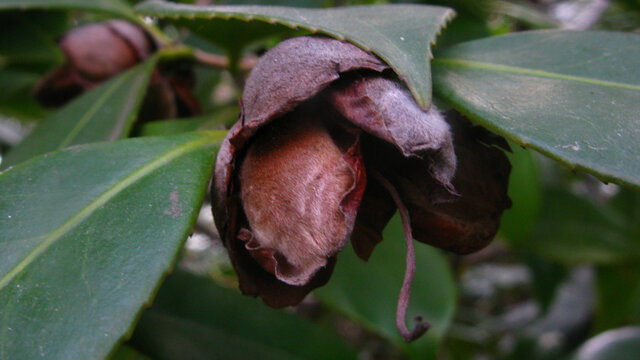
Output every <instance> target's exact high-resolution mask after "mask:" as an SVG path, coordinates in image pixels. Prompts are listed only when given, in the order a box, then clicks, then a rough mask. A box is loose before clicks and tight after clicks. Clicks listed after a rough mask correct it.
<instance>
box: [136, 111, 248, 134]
mask: <svg viewBox="0 0 640 360" xmlns="http://www.w3.org/2000/svg"><path fill="white" fill-rule="evenodd" d="M239 114H240V108H239V107H238V106H236V105H233V106H228V107H224V108H221V109H218V111H216V112H214V113H211V114H207V115H202V116H196V117H192V118H184V119H175V120H160V121H151V122H148V123H146V124H144V125H143V126H142V129H141V131H140V133H141V135H142V136H158V135H175V134H179V133H183V132H189V131H195V130H220V129H225V128H230V127H231V125H233V123H234V122H235V121H236V120H238V116H239Z"/></svg>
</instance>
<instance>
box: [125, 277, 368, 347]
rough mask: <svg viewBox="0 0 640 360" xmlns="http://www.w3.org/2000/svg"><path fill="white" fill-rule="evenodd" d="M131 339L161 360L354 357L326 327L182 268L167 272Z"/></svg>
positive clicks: (136, 345) (134, 343) (133, 343)
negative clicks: (269, 305)
mask: <svg viewBox="0 0 640 360" xmlns="http://www.w3.org/2000/svg"><path fill="white" fill-rule="evenodd" d="M169 339H171V340H169ZM131 344H132V345H133V346H135V347H136V348H138V349H140V350H141V351H143V352H144V353H146V354H148V355H150V356H152V357H153V358H154V359H165V360H173V359H175V360H181V359H192V360H196V359H277V360H283V359H332V360H333V359H355V358H356V354H355V352H354V351H353V350H352V349H350V348H349V347H347V346H346V345H345V344H344V342H343V341H342V340H341V339H340V338H339V337H338V336H337V335H336V334H335V333H334V332H333V331H332V330H330V329H327V328H323V327H320V326H318V325H313V324H311V323H309V322H308V321H307V320H304V319H302V318H300V317H298V316H295V315H293V314H290V313H287V312H285V311H283V310H275V309H271V308H269V307H267V306H266V305H265V304H264V303H263V302H262V301H260V300H258V299H254V298H250V297H246V296H243V295H241V294H240V291H239V290H237V289H225V288H221V287H220V286H219V285H216V284H214V283H213V282H212V281H211V280H209V279H205V278H201V277H197V276H194V275H191V274H189V273H185V272H177V273H175V274H173V275H171V276H169V277H168V278H167V280H166V281H165V282H164V284H163V285H162V287H161V288H160V291H159V292H158V296H157V297H156V299H155V301H154V304H153V307H152V308H151V309H149V310H147V311H145V312H144V313H143V314H142V318H141V319H140V322H139V323H138V326H137V327H136V329H135V332H134V334H133V337H132V339H131Z"/></svg>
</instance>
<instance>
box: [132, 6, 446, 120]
mask: <svg viewBox="0 0 640 360" xmlns="http://www.w3.org/2000/svg"><path fill="white" fill-rule="evenodd" d="M135 10H136V12H138V13H139V14H141V15H148V16H157V17H159V18H173V19H189V20H190V21H193V22H196V21H205V22H208V21H212V19H238V20H243V21H261V22H267V23H270V24H280V25H285V26H287V27H291V28H303V29H306V30H309V31H311V32H314V33H323V34H327V35H330V36H333V37H335V38H337V39H340V40H347V41H350V42H352V43H354V44H356V45H358V46H360V47H361V48H363V49H365V50H367V51H371V52H373V53H375V54H376V55H378V56H379V57H380V58H381V59H383V60H384V61H386V62H387V63H388V64H389V65H390V66H391V67H392V68H393V69H394V70H395V72H396V73H397V74H398V75H399V76H400V78H401V79H402V80H404V81H405V82H406V83H407V85H408V87H409V89H410V90H411V92H412V93H413V96H414V97H415V98H416V100H417V102H418V104H420V106H422V107H423V108H428V107H429V106H431V69H430V63H429V60H430V58H431V49H430V46H431V44H432V43H434V42H435V38H436V36H437V34H438V33H439V32H440V30H441V29H442V27H443V26H444V25H445V24H446V22H447V21H448V20H449V19H451V18H452V17H453V16H454V14H455V13H454V12H453V10H451V9H449V8H445V7H438V6H426V5H386V6H353V7H342V8H330V9H303V8H290V7H282V6H192V5H183V4H176V3H170V2H158V1H147V2H144V3H142V4H140V5H138V6H136V8H135ZM196 26H197V25H196Z"/></svg>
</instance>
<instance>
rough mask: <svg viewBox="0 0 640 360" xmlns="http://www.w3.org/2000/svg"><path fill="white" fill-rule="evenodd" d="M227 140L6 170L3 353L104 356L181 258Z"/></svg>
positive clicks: (155, 141) (62, 156)
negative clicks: (219, 150)
mask: <svg viewBox="0 0 640 360" xmlns="http://www.w3.org/2000/svg"><path fill="white" fill-rule="evenodd" d="M223 136H224V133H223V132H206V133H191V134H185V135H180V136H175V137H166V138H161V137H156V138H141V139H132V140H123V141H119V142H116V143H100V144H88V145H81V146H77V147H74V148H72V149H66V150H63V151H58V152H55V153H49V154H45V155H43V156H40V157H37V158H35V159H33V160H31V161H28V162H25V163H23V164H21V165H18V166H16V167H13V168H11V169H9V170H6V171H4V172H2V173H0V188H1V189H2V193H0V254H1V256H2V258H1V260H2V261H0V359H35V358H48V359H98V358H104V357H105V356H106V355H107V354H108V353H109V352H110V351H111V349H112V348H113V347H114V346H115V345H116V344H117V343H118V341H120V340H121V339H122V338H123V337H124V336H126V334H127V332H128V331H129V329H130V327H131V324H132V323H133V322H134V321H135V318H136V315H137V314H138V313H139V311H140V309H141V307H143V306H144V304H146V303H148V301H149V300H150V298H151V296H152V294H153V293H154V291H155V289H156V288H157V286H158V284H159V282H160V280H161V278H162V277H163V275H164V274H165V273H166V272H167V271H168V270H169V268H170V267H171V266H172V264H173V261H174V259H175V256H176V254H177V252H178V251H179V250H180V248H181V245H182V243H183V241H184V239H185V238H186V236H187V234H188V233H189V231H190V230H191V228H192V226H193V224H194V222H195V220H196V217H197V215H198V211H199V209H200V205H201V203H202V199H203V197H204V195H205V190H206V186H207V184H208V182H209V178H210V176H211V169H212V168H213V159H214V156H215V149H216V147H217V145H218V144H219V143H220V142H221V140H222V138H223Z"/></svg>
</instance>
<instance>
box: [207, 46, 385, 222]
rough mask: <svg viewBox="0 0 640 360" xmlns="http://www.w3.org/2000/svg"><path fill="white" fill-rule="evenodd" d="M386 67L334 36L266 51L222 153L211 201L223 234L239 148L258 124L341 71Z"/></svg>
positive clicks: (306, 96) (286, 109) (308, 95)
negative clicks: (333, 37)
mask: <svg viewBox="0 0 640 360" xmlns="http://www.w3.org/2000/svg"><path fill="white" fill-rule="evenodd" d="M386 68H387V66H386V65H385V64H384V63H382V62H381V61H380V60H379V59H378V58H376V57H375V56H373V55H371V54H369V53H367V52H366V51H364V50H362V49H360V48H358V47H357V46H355V45H353V44H350V43H347V42H341V41H337V40H335V39H331V38H324V37H314V36H303V37H297V38H292V39H288V40H285V41H283V42H281V43H280V44H278V45H277V46H275V47H274V48H273V49H271V50H269V51H268V52H267V53H266V54H264V55H263V56H262V57H261V58H260V61H259V62H258V64H257V65H256V66H255V67H254V68H253V69H252V71H251V74H250V75H249V78H248V79H247V81H246V83H245V89H244V92H243V98H242V111H243V112H242V114H241V115H240V119H239V121H238V122H237V123H236V124H235V125H234V126H233V127H232V128H231V129H230V130H229V133H228V135H227V137H226V138H225V140H224V142H223V143H222V145H221V147H220V150H219V151H218V158H217V160H216V169H215V174H214V185H213V186H214V189H213V191H212V200H213V201H212V203H213V212H214V218H215V220H216V225H217V226H218V229H219V230H220V231H221V233H224V230H223V229H225V228H226V227H227V222H228V213H227V207H228V196H229V191H230V181H231V177H232V174H233V172H234V169H233V167H234V165H233V162H234V159H235V157H236V152H238V151H240V150H242V148H243V147H244V145H245V142H246V141H247V140H248V139H249V138H251V136H253V135H254V134H255V133H256V131H258V129H259V128H261V127H262V126H264V125H265V124H266V123H267V122H268V121H270V120H273V119H275V118H277V117H279V116H281V115H284V114H285V113H287V112H289V111H291V110H292V109H293V108H295V107H296V106H297V105H299V104H300V103H302V102H303V101H305V100H308V99H309V98H311V97H313V96H314V95H316V94H317V93H319V92H320V91H321V90H323V89H324V88H326V87H327V86H328V85H329V84H331V82H333V81H334V80H336V79H338V78H339V77H340V74H341V73H345V72H348V71H352V70H358V69H368V70H373V71H378V72H380V71H383V70H385V69H386Z"/></svg>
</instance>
